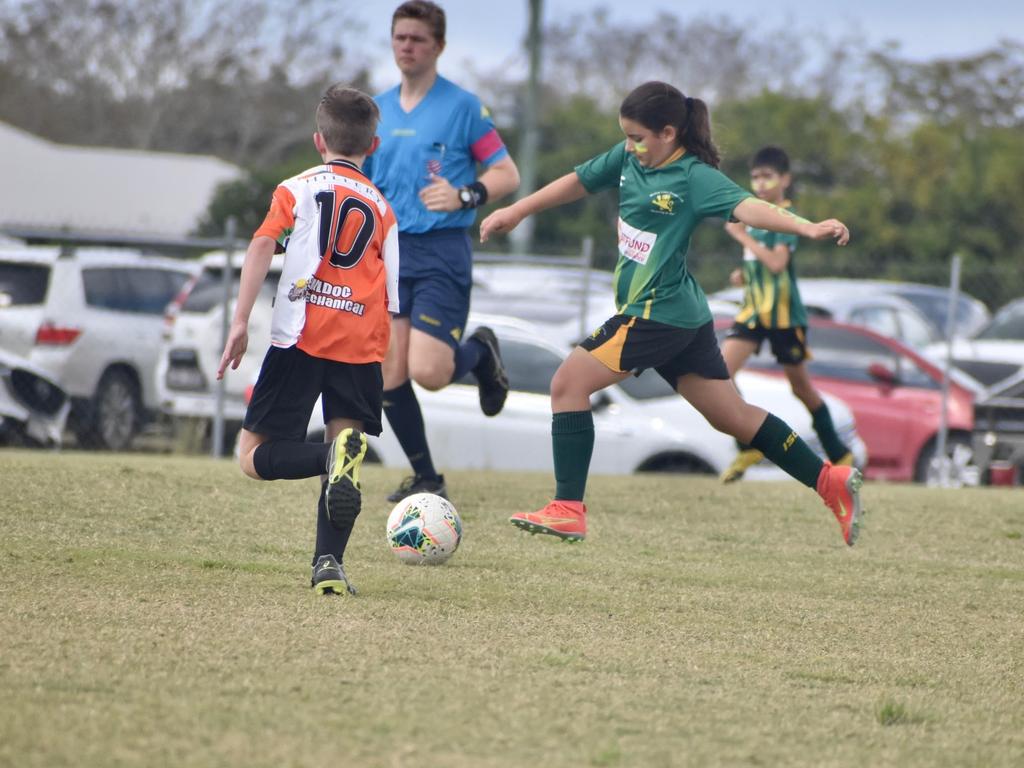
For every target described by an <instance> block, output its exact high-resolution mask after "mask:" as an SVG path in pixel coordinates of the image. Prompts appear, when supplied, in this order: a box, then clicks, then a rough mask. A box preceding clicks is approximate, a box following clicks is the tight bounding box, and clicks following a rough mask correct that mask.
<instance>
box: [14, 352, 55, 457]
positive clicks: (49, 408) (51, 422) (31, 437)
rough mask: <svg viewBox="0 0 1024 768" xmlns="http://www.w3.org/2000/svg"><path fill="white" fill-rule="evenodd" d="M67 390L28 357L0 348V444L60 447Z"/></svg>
mask: <svg viewBox="0 0 1024 768" xmlns="http://www.w3.org/2000/svg"><path fill="white" fill-rule="evenodd" d="M70 410H71V401H70V398H69V397H68V395H67V393H66V392H65V391H64V390H63V389H61V388H60V387H59V386H58V385H57V384H55V383H54V382H53V381H51V380H50V379H49V378H48V377H47V376H46V373H45V372H44V371H42V370H41V369H40V368H38V367H37V366H35V365H33V364H32V363H31V362H29V361H28V360H26V359H24V358H22V357H18V356H17V355H13V354H11V353H10V352H4V351H3V350H0V445H42V446H47V447H59V446H60V445H61V441H62V437H63V433H64V425H65V422H66V421H67V418H68V412H69V411H70Z"/></svg>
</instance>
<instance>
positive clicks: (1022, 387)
mask: <svg viewBox="0 0 1024 768" xmlns="http://www.w3.org/2000/svg"><path fill="white" fill-rule="evenodd" d="M972 447H973V449H974V457H975V462H976V463H977V465H978V467H979V468H980V469H981V470H982V473H983V474H982V477H983V479H984V481H985V482H987V483H990V484H992V485H1018V484H1020V483H1021V481H1022V479H1024V371H1019V372H1018V373H1016V374H1015V375H1013V376H1010V377H1009V378H1007V379H1004V380H1003V381H1002V382H1000V383H999V384H998V385H997V386H995V387H993V388H992V389H990V390H988V391H987V392H985V393H984V394H983V395H982V396H980V397H979V398H978V400H977V401H976V402H975V404H974V440H973V443H972Z"/></svg>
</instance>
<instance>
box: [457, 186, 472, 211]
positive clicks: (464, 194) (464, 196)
mask: <svg viewBox="0 0 1024 768" xmlns="http://www.w3.org/2000/svg"><path fill="white" fill-rule="evenodd" d="M474 197H475V195H474V194H473V190H471V189H470V188H469V187H459V203H461V204H462V207H463V208H472V207H473V203H475V202H476V200H474V199H473V198H474Z"/></svg>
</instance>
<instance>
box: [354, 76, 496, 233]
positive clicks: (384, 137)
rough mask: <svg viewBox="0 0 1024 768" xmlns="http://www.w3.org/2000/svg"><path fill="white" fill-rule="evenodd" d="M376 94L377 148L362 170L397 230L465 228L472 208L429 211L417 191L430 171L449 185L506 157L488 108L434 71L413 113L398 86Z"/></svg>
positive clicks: (472, 214)
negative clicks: (392, 214) (388, 207)
mask: <svg viewBox="0 0 1024 768" xmlns="http://www.w3.org/2000/svg"><path fill="white" fill-rule="evenodd" d="M400 87H401V86H395V87H394V88H392V89H391V90H389V91H385V92H384V93H381V94H379V95H378V96H376V97H374V98H375V100H376V102H377V105H378V106H379V107H380V113H381V115H380V124H379V126H378V127H377V132H378V134H379V135H380V146H379V147H378V148H377V151H376V152H374V153H373V154H372V155H370V156H369V157H368V158H366V163H365V164H364V165H363V172H364V173H365V174H366V175H367V176H369V177H370V180H371V181H373V183H374V184H375V185H376V186H377V188H378V189H379V190H380V191H381V192H383V193H384V197H386V198H387V200H388V202H389V203H391V207H392V208H393V209H394V211H395V216H396V217H397V218H398V230H399V232H403V233H408V234H418V233H422V232H430V231H432V230H435V229H450V228H461V229H466V228H468V227H470V226H471V225H472V224H473V220H474V218H475V216H476V212H475V211H474V210H466V211H453V212H451V213H446V212H441V211H428V210H427V209H426V208H425V207H424V206H423V203H422V202H420V199H419V192H420V190H421V189H423V187H425V186H426V185H427V184H429V183H430V179H431V175H438V176H443V177H444V178H446V179H447V180H448V181H449V183H451V185H452V186H453V187H456V188H457V187H462V186H465V185H467V184H472V183H473V182H474V181H476V166H477V163H480V164H482V165H484V166H490V165H493V164H494V163H496V162H497V161H498V160H501V159H502V158H503V157H508V150H507V149H506V148H505V145H504V143H503V142H502V140H501V137H500V136H499V135H498V131H497V130H496V129H495V127H494V121H493V120H492V119H491V115H490V112H488V110H487V108H486V107H484V106H483V105H482V104H481V103H480V99H478V98H477V97H476V96H474V95H473V94H472V93H470V92H469V91H466V90H463V89H462V88H460V87H459V86H457V85H455V83H453V82H451V81H450V80H446V79H445V78H443V77H441V76H440V75H438V77H437V80H436V81H435V82H434V85H433V86H432V87H431V89H430V90H429V91H428V92H427V95H426V96H424V97H423V100H422V101H421V102H420V103H419V104H417V105H416V107H415V108H414V109H413V110H412V111H411V112H406V111H405V110H403V109H402V106H401V104H400V103H399V89H400Z"/></svg>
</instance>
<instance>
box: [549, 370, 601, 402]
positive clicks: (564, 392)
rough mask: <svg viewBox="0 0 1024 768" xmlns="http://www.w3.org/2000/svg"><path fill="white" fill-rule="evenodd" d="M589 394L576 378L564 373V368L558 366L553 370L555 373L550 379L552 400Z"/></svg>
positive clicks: (587, 395) (588, 395)
mask: <svg viewBox="0 0 1024 768" xmlns="http://www.w3.org/2000/svg"><path fill="white" fill-rule="evenodd" d="M590 394H591V393H590V392H587V391H586V389H585V388H584V387H581V386H580V384H579V381H578V379H575V378H574V377H573V376H570V375H569V374H568V373H566V371H565V369H564V368H559V369H558V370H557V371H555V375H554V377H552V379H551V400H552V402H558V401H560V400H567V399H572V398H579V397H590Z"/></svg>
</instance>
